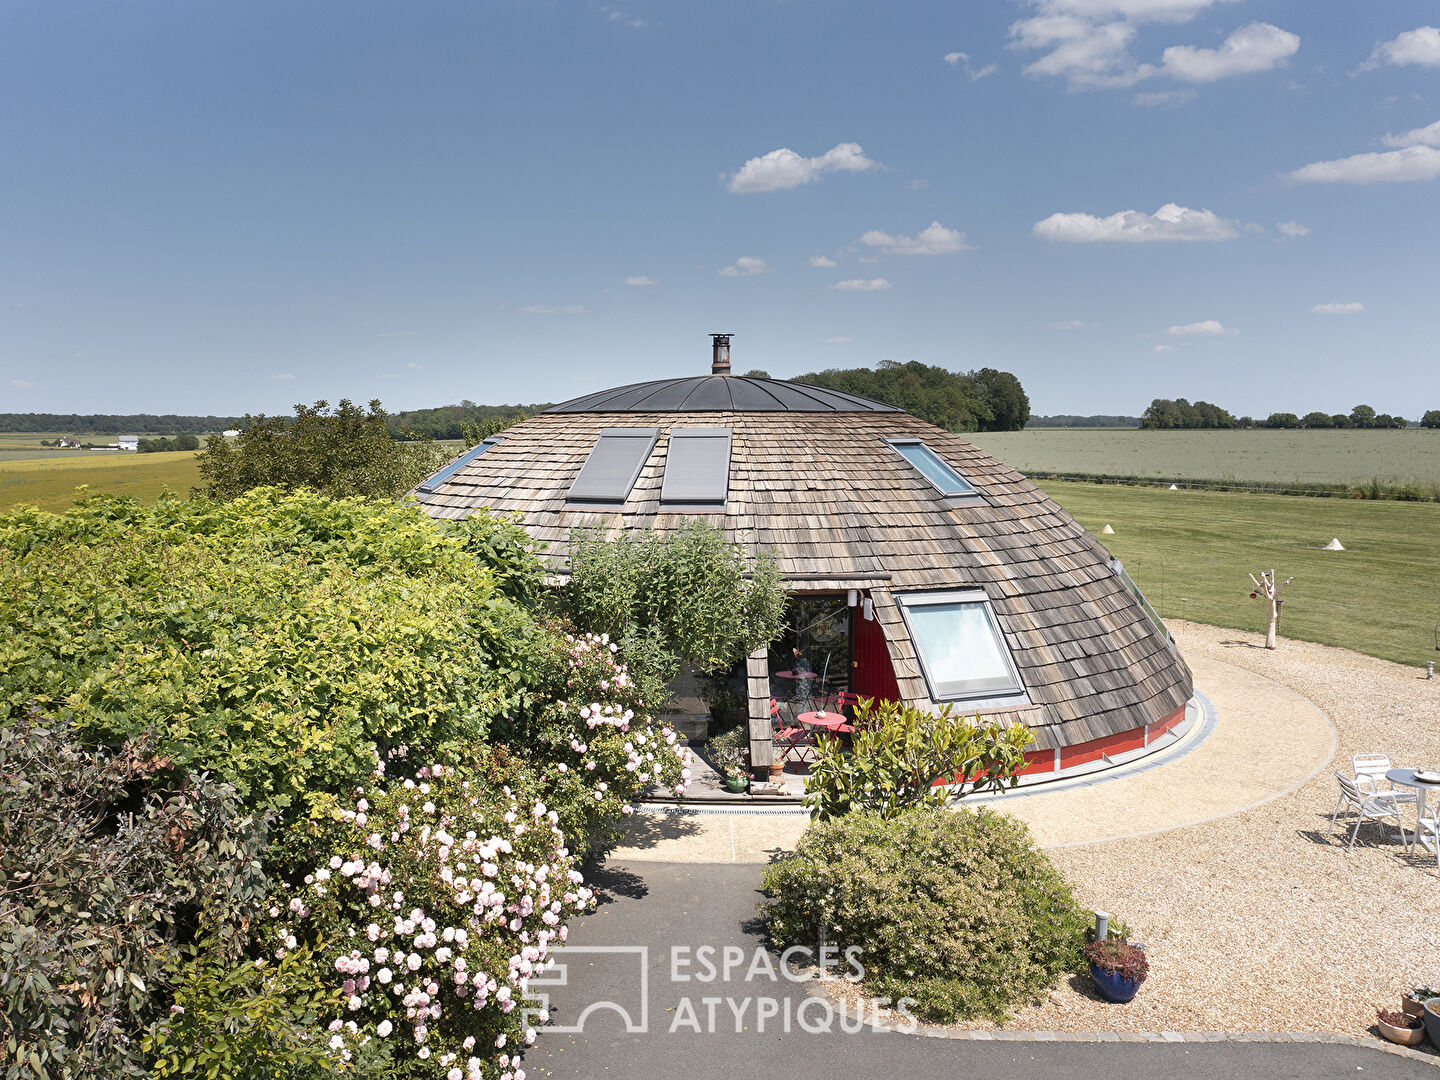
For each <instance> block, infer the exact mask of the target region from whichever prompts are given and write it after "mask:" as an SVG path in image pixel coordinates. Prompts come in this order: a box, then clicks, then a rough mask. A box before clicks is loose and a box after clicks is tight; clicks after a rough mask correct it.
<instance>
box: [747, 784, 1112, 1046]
mask: <svg viewBox="0 0 1440 1080" xmlns="http://www.w3.org/2000/svg"><path fill="white" fill-rule="evenodd" d="M765 890H766V892H767V893H769V894H770V895H771V896H772V897H773V900H772V902H771V904H770V905H769V906H768V907H767V909H766V912H765V919H766V924H767V926H768V928H769V932H770V935H771V937H772V939H773V941H774V943H775V945H776V947H777V948H780V949H784V948H788V947H790V946H792V945H798V946H805V947H808V948H811V949H814V948H815V947H816V944H817V942H818V941H819V940H821V935H822V934H823V937H824V940H825V941H826V942H828V943H830V944H834V945H837V946H839V948H840V950H841V954H842V955H843V953H844V950H845V949H846V948H847V947H850V946H859V947H860V949H861V952H860V953H859V959H860V961H861V962H862V963H863V964H864V966H865V971H866V977H865V989H866V990H867V992H869V993H871V994H873V995H877V996H878V995H885V996H888V997H890V998H892V999H899V998H902V997H909V998H912V999H914V1002H915V1003H914V1005H912V1006H911V1007H910V1008H911V1012H913V1013H914V1014H915V1015H916V1016H917V1017H919V1018H921V1019H925V1020H933V1021H936V1022H940V1023H946V1022H952V1021H954V1020H957V1019H964V1018H970V1017H976V1016H987V1017H990V1018H992V1019H995V1020H997V1021H998V1020H1003V1019H1004V1018H1005V1017H1006V1015H1007V1014H1008V1012H1009V1010H1010V1009H1011V1008H1012V1007H1014V1006H1016V1005H1019V1004H1022V1003H1024V1002H1026V1001H1028V1000H1031V999H1033V998H1036V997H1038V996H1039V995H1040V994H1041V993H1042V992H1043V991H1044V990H1045V988H1047V987H1049V986H1051V985H1052V984H1053V983H1054V982H1055V980H1056V979H1057V978H1058V977H1059V976H1060V974H1061V973H1062V972H1065V971H1071V970H1076V969H1078V968H1080V967H1081V966H1082V963H1081V957H1080V949H1081V948H1082V947H1083V945H1084V944H1085V929H1086V926H1087V923H1088V918H1087V915H1086V913H1085V911H1083V910H1082V909H1081V908H1080V906H1079V904H1077V903H1076V902H1075V899H1074V897H1073V896H1072V895H1071V892H1070V887H1069V885H1068V884H1066V882H1065V879H1064V878H1063V877H1062V876H1061V875H1060V873H1059V871H1057V870H1056V869H1055V867H1054V866H1053V865H1052V864H1051V862H1050V860H1049V859H1048V858H1046V857H1045V855H1044V854H1043V853H1042V852H1040V851H1039V849H1037V848H1036V847H1035V845H1034V843H1033V841H1032V840H1031V838H1030V831H1029V829H1027V828H1026V827H1025V825H1024V824H1023V823H1022V822H1019V821H1017V820H1016V819H1014V818H1012V817H1009V816H1007V815H1004V814H997V813H994V812H992V811H989V810H938V809H924V810H914V811H911V812H910V813H906V814H902V815H900V816H899V817H897V818H893V819H890V820H886V819H884V818H882V817H881V816H880V815H879V814H877V813H871V812H861V811H857V812H855V813H851V814H847V815H846V816H844V817H841V818H837V819H835V820H833V821H828V822H820V823H816V824H813V825H811V826H810V828H809V829H808V830H806V832H805V834H804V836H802V837H801V839H800V843H799V845H797V847H796V850H795V853H794V854H793V855H792V856H790V857H788V858H786V859H784V860H783V861H781V862H779V863H777V864H775V865H774V866H772V867H771V868H770V869H769V870H767V871H766V874H765Z"/></svg>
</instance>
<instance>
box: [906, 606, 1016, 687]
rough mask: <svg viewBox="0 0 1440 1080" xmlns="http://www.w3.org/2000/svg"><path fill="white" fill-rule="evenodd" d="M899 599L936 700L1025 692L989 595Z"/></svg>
mask: <svg viewBox="0 0 1440 1080" xmlns="http://www.w3.org/2000/svg"><path fill="white" fill-rule="evenodd" d="M896 599H897V600H899V601H900V609H901V611H903V612H904V614H905V622H906V625H908V626H909V627H910V637H911V639H912V640H913V641H914V643H915V653H916V655H917V656H919V658H920V665H921V667H922V668H923V669H924V671H925V681H926V682H927V683H928V684H929V686H930V695H931V697H932V698H934V700H936V701H945V700H949V699H954V698H961V697H979V696H985V695H996V694H1013V693H1020V692H1022V690H1023V687H1022V686H1021V685H1020V676H1019V674H1018V673H1017V672H1016V670H1015V664H1014V661H1012V660H1011V659H1010V650H1009V649H1008V648H1006V646H1005V639H1004V638H1003V637H1002V636H1001V634H1000V627H999V624H998V623H996V621H995V614H994V612H992V611H991V610H990V605H989V603H988V602H987V601H986V600H985V594H984V593H981V592H963V593H926V594H921V595H912V596H897V597H896Z"/></svg>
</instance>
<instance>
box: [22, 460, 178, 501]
mask: <svg viewBox="0 0 1440 1080" xmlns="http://www.w3.org/2000/svg"><path fill="white" fill-rule="evenodd" d="M199 483H200V472H199V470H198V469H197V468H196V466H195V454H194V453H193V452H190V451H177V452H174V453H163V454H133V453H124V452H120V451H116V452H108V453H107V452H103V451H86V452H85V453H84V454H81V455H79V456H75V457H43V458H42V457H36V458H28V459H25V460H18V461H4V460H0V511H3V510H7V509H9V508H10V507H12V506H15V505H17V504H19V503H31V504H33V505H35V506H38V507H40V508H41V509H42V510H53V511H56V512H59V511H62V510H64V509H65V508H66V507H67V506H69V505H70V504H71V503H73V502H74V501H75V497H76V495H75V489H76V488H77V487H79V486H80V485H82V484H85V485H89V490H90V491H92V492H106V493H108V494H113V495H132V496H134V497H135V498H137V499H141V500H143V501H145V502H153V501H154V500H155V499H157V498H159V497H160V493H161V492H163V491H173V492H175V493H177V494H179V495H185V494H188V493H189V491H190V489H191V488H192V487H195V486H196V485H198V484H199Z"/></svg>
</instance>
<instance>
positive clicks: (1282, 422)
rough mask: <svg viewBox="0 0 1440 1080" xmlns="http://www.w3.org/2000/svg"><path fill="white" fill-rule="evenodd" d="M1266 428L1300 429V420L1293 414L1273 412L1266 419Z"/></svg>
mask: <svg viewBox="0 0 1440 1080" xmlns="http://www.w3.org/2000/svg"><path fill="white" fill-rule="evenodd" d="M1265 426H1266V427H1271V428H1298V427H1299V426H1300V418H1299V417H1298V416H1296V415H1295V414H1294V413H1293V412H1272V413H1271V414H1270V415H1269V416H1268V417H1266V418H1265Z"/></svg>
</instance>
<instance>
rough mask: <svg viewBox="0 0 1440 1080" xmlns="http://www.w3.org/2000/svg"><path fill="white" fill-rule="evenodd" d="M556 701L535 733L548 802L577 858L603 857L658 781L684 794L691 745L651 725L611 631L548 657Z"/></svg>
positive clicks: (569, 637)
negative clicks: (618, 828) (686, 746)
mask: <svg viewBox="0 0 1440 1080" xmlns="http://www.w3.org/2000/svg"><path fill="white" fill-rule="evenodd" d="M548 665H549V673H548V681H549V683H550V685H551V691H550V693H551V696H552V698H553V700H552V702H551V704H550V705H548V706H547V707H546V708H545V710H544V712H543V713H542V714H541V716H540V722H539V724H538V725H537V726H536V729H535V731H534V732H533V734H532V735H531V736H530V740H529V741H530V743H531V744H532V745H531V747H530V748H528V751H527V756H529V757H531V758H532V759H533V760H534V761H536V762H537V764H536V768H537V769H538V770H539V772H540V775H541V779H542V783H543V785H544V794H545V799H546V802H547V803H548V804H549V805H550V806H551V807H553V808H554V809H555V810H556V811H557V812H558V813H559V824H560V828H561V829H562V830H563V831H564V833H565V835H566V837H568V838H569V839H570V841H571V847H572V848H574V849H575V850H576V851H577V853H578V854H580V855H582V856H585V855H591V856H593V855H596V854H599V853H600V852H602V851H604V850H605V849H606V848H607V847H608V846H610V845H611V844H612V843H613V841H614V838H615V836H616V832H615V830H614V824H615V822H617V821H618V820H620V819H621V817H623V816H624V815H628V814H630V813H631V812H632V811H631V803H632V802H634V801H635V800H636V799H637V798H639V797H640V795H641V793H642V792H643V791H644V790H645V789H646V788H647V787H649V786H651V785H652V784H654V785H660V786H663V787H668V788H670V789H672V790H673V791H675V792H676V793H677V794H683V793H684V791H685V788H686V786H687V784H688V782H689V779H690V771H689V769H687V768H686V767H685V753H684V747H683V745H682V744H681V742H680V739H679V736H678V735H676V733H675V731H674V730H673V729H672V728H671V727H670V726H669V725H668V724H663V723H656V722H655V721H653V720H652V718H651V716H650V713H649V711H648V709H647V706H646V702H645V701H644V700H643V699H642V697H641V695H640V690H639V688H638V687H637V686H636V685H635V682H634V680H633V679H632V678H631V676H630V672H629V669H628V668H627V667H626V665H625V664H624V663H623V662H622V661H621V660H620V658H619V656H618V650H617V646H616V645H615V643H614V642H612V641H611V640H610V638H609V637H608V636H607V635H604V634H582V635H576V634H560V635H557V637H556V641H555V647H554V649H553V651H552V654H551V655H550V656H549V658H548Z"/></svg>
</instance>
